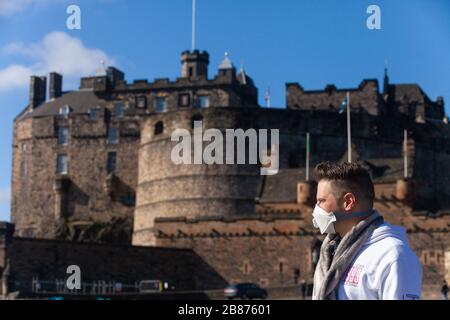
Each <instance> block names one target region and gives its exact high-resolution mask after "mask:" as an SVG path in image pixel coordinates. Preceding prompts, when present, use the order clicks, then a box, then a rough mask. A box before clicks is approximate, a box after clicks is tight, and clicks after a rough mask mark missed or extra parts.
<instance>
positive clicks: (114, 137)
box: [108, 128, 119, 144]
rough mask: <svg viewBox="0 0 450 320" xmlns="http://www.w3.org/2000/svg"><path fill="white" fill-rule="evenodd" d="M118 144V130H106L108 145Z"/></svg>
mask: <svg viewBox="0 0 450 320" xmlns="http://www.w3.org/2000/svg"><path fill="white" fill-rule="evenodd" d="M118 143H119V129H118V128H108V144H118Z"/></svg>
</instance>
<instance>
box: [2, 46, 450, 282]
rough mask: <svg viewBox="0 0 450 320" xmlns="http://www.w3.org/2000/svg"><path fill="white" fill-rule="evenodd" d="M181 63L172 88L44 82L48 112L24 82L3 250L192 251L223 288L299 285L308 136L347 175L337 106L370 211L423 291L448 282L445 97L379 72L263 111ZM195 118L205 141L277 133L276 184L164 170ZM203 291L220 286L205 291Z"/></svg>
mask: <svg viewBox="0 0 450 320" xmlns="http://www.w3.org/2000/svg"><path fill="white" fill-rule="evenodd" d="M181 64H182V67H181V77H179V78H177V79H176V80H175V81H171V80H169V79H165V78H164V79H155V80H154V81H153V82H148V81H147V80H135V81H134V82H133V83H127V82H126V81H125V77H124V73H123V72H122V71H120V70H118V69H116V68H114V67H108V68H107V69H106V70H100V72H99V74H98V75H96V76H92V77H86V78H81V83H80V88H79V90H77V91H71V92H64V91H63V90H62V89H63V88H62V76H61V75H59V74H57V73H50V75H49V97H48V99H47V97H46V91H47V79H46V77H38V76H32V77H31V83H30V93H29V102H28V105H27V106H26V108H25V109H24V110H23V111H22V112H21V113H20V114H19V115H18V116H17V117H16V118H15V120H14V141H13V169H12V204H11V212H12V223H13V224H14V225H15V232H14V237H17V238H22V239H24V238H26V239H29V240H28V241H31V242H32V239H47V240H46V241H52V240H70V241H80V242H83V243H84V245H88V244H86V243H93V242H94V243H97V244H107V245H124V244H128V245H131V244H133V245H134V246H148V247H151V248H154V247H157V248H159V247H163V248H176V249H179V250H184V249H189V250H192V251H193V252H195V253H196V255H198V256H199V257H201V259H202V260H203V261H204V262H205V263H206V264H208V265H209V266H210V267H211V268H212V269H213V270H214V273H217V274H218V275H220V278H221V279H222V280H223V281H224V282H237V281H254V282H258V283H260V284H262V285H264V286H286V285H294V284H295V283H298V280H299V278H305V279H308V280H310V279H311V275H312V271H313V269H314V265H315V263H316V262H317V252H318V248H319V247H320V239H321V237H320V235H319V234H318V233H317V230H315V229H313V228H312V223H311V212H312V207H313V205H314V202H315V200H314V199H315V190H314V187H315V183H314V177H313V176H312V175H311V179H310V180H308V181H306V180H305V176H306V175H305V167H306V160H305V153H306V133H309V134H310V141H311V150H310V153H311V156H310V163H309V165H310V166H311V167H313V166H314V165H315V164H317V163H319V162H321V161H325V160H332V161H345V160H346V159H347V140H346V139H347V137H346V116H345V114H341V113H340V112H338V110H339V106H340V104H341V103H342V101H343V100H344V99H345V95H346V92H350V94H351V121H352V154H353V160H354V161H358V162H361V163H363V164H365V165H366V166H367V167H368V168H369V169H370V171H371V175H372V178H373V181H374V184H375V192H376V199H375V208H376V209H378V210H379V211H380V212H381V214H382V215H383V216H384V217H385V218H386V219H387V220H388V221H389V222H392V223H395V224H400V225H403V226H404V227H406V228H407V230H408V235H409V238H410V241H411V244H412V246H413V248H414V250H415V251H416V253H417V254H418V256H419V257H420V259H421V261H422V263H423V265H424V285H429V286H433V285H439V284H440V281H441V280H442V277H444V276H445V277H447V279H448V278H449V273H448V272H449V270H450V237H449V236H448V232H449V227H450V126H449V124H448V118H447V117H446V115H445V111H444V101H443V98H442V97H438V98H437V99H436V101H433V100H431V99H430V98H429V97H428V96H427V95H426V93H425V92H423V91H422V89H421V88H420V87H419V86H418V85H416V84H392V83H391V82H390V80H389V77H388V74H387V71H385V76H384V81H383V84H382V86H381V87H380V85H379V83H378V80H376V79H365V80H363V81H362V82H361V84H360V85H359V86H358V87H357V88H349V89H338V88H336V87H335V86H334V85H327V86H326V87H325V89H324V90H314V91H308V90H304V89H303V88H302V86H301V85H300V84H298V83H287V84H286V108H283V109H281V108H263V107H261V106H260V105H259V103H258V89H257V88H256V86H255V85H254V82H253V80H252V78H251V77H250V76H249V75H247V74H246V72H245V70H244V69H242V68H241V70H239V71H238V70H236V68H235V67H234V66H233V64H232V62H231V61H230V59H229V58H228V56H225V58H224V60H223V61H222V63H221V64H220V66H219V68H218V72H217V74H216V75H214V77H213V78H212V79H211V78H210V77H209V76H208V67H209V54H208V53H207V52H205V51H198V50H194V51H191V52H190V51H185V52H183V53H182V55H181ZM198 120H202V123H203V127H204V128H205V129H207V128H217V129H219V130H225V129H227V128H242V129H244V130H245V129H248V128H255V129H258V128H264V129H279V130H280V146H279V166H280V170H279V173H278V174H276V175H272V176H262V175H260V166H261V165H260V164H245V165H242V164H240V165H238V164H232V165H231V164H230V165H215V164H214V165H207V164H195V165H176V164H174V163H173V162H172V161H171V160H170V153H171V150H172V148H173V146H174V144H175V143H174V142H173V141H171V138H170V137H171V133H172V132H173V131H174V130H175V129H178V128H184V129H188V130H193V122H194V121H198ZM404 130H407V143H406V148H404ZM405 153H406V155H407V158H408V161H407V167H406V168H405V167H404V166H405V162H404V155H405ZM405 172H406V177H405ZM36 241H38V240H36ZM165 259H166V258H165ZM174 259H176V257H175V258H174ZM0 267H1V266H0ZM193 277H197V275H193ZM211 277H212V276H211ZM199 281H200V280H199ZM214 283H216V284H217V286H216V287H220V286H221V285H223V283H222V282H220V285H219V284H218V283H219V282H214V281H212V280H211V281H210V282H209V285H208V286H207V287H215V286H214ZM196 287H202V285H200V284H199V283H197V284H196Z"/></svg>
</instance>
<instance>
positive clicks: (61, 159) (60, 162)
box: [56, 154, 69, 174]
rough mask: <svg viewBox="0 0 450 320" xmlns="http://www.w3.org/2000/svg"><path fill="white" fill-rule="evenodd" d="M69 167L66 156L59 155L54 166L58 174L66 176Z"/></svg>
mask: <svg viewBox="0 0 450 320" xmlns="http://www.w3.org/2000/svg"><path fill="white" fill-rule="evenodd" d="M68 167H69V158H68V157H67V155H66V154H59V155H58V159H57V164H56V170H57V172H58V174H67V172H68Z"/></svg>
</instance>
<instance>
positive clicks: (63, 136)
mask: <svg viewBox="0 0 450 320" xmlns="http://www.w3.org/2000/svg"><path fill="white" fill-rule="evenodd" d="M68 136H69V128H65V127H64V128H59V129H58V144H59V145H66V144H67V138H68Z"/></svg>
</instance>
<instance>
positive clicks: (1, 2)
mask: <svg viewBox="0 0 450 320" xmlns="http://www.w3.org/2000/svg"><path fill="white" fill-rule="evenodd" d="M33 2H36V0H0V15H2V16H7V15H11V14H14V13H17V12H20V11H22V10H24V9H25V8H27V7H28V6H30V5H31V4H32V3H33Z"/></svg>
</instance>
